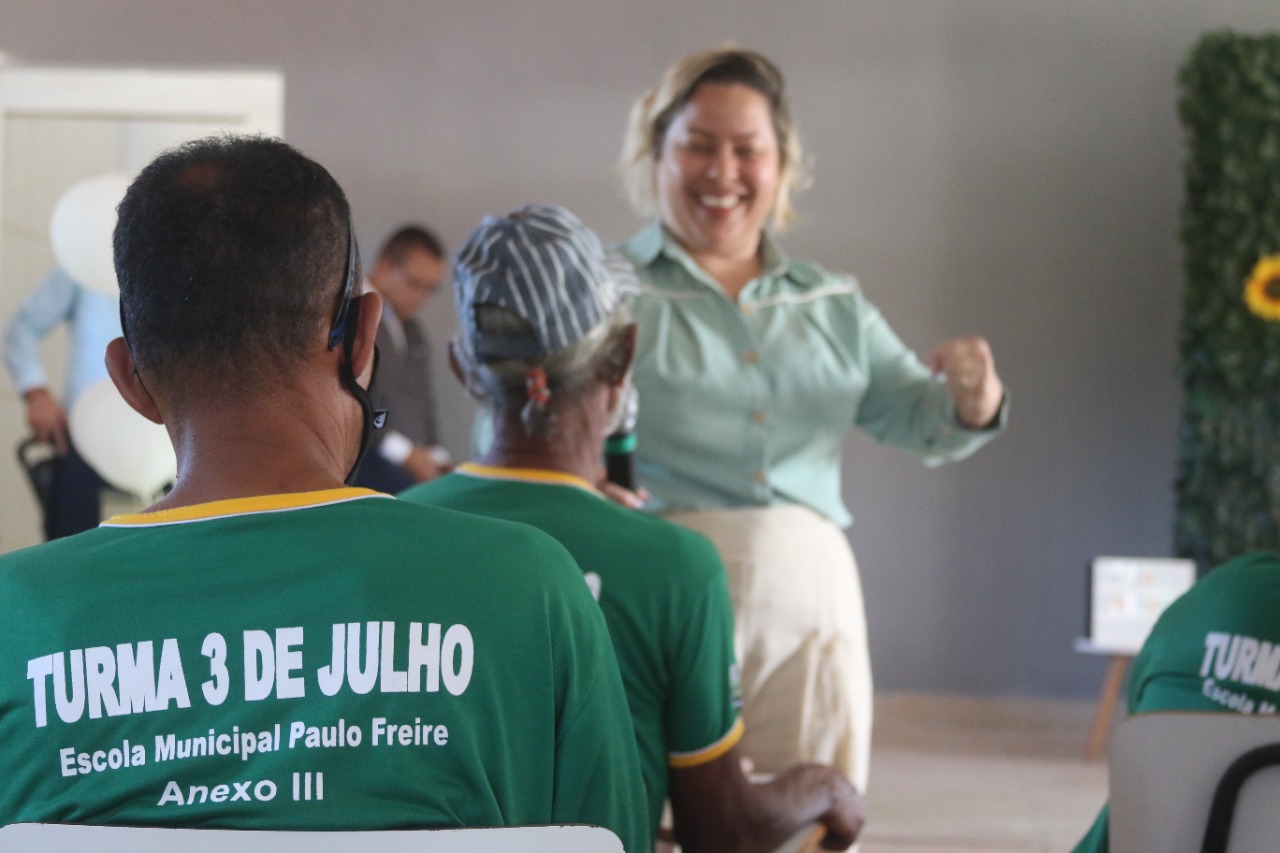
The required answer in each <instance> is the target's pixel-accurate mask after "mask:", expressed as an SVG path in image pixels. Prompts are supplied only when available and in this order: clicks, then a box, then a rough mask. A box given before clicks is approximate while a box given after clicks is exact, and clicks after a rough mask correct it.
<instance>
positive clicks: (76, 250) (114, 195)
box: [49, 173, 129, 296]
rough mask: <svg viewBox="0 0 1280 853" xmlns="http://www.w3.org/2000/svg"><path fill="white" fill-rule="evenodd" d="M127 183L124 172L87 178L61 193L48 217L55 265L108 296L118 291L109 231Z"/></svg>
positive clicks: (114, 220) (127, 185)
mask: <svg viewBox="0 0 1280 853" xmlns="http://www.w3.org/2000/svg"><path fill="white" fill-rule="evenodd" d="M128 187H129V177H128V176H127V175H121V174H116V173H108V174H105V175H97V176H96V177H92V178H86V179H85V180H83V181H80V182H79V183H76V184H72V185H71V188H70V189H68V190H67V191H66V192H64V193H63V194H62V196H61V197H60V198H59V199H58V203H57V204H55V205H54V206H53V215H52V216H50V217H49V242H50V243H52V244H53V254H54V257H56V258H57V259H58V265H59V266H60V267H62V268H63V269H64V270H66V271H67V274H68V275H70V276H71V277H72V278H73V279H75V280H76V281H78V282H79V283H80V284H82V285H84V286H85V287H87V288H89V289H91V290H96V291H99V292H100V293H106V294H108V295H110V296H115V295H116V294H117V293H119V292H120V286H119V285H118V284H117V283H116V268H115V264H114V262H113V261H112V252H111V235H112V232H113V231H115V228H116V207H118V206H119V204H120V200H121V199H123V198H124V192H125V190H126V189H128Z"/></svg>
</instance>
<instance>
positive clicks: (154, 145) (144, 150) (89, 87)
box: [0, 65, 284, 553]
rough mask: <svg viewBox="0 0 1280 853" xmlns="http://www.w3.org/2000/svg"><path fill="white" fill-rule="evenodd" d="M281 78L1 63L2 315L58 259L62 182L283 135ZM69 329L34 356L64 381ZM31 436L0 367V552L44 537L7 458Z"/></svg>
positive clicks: (29, 496) (56, 384)
mask: <svg viewBox="0 0 1280 853" xmlns="http://www.w3.org/2000/svg"><path fill="white" fill-rule="evenodd" d="M283 118H284V79H283V77H282V76H281V74H280V73H278V72H274V71H196V70H164V69H137V68H133V69H130V68H74V67H66V68H56V67H35V66H31V67H24V66H3V65H0V323H4V322H8V320H9V318H10V317H11V316H12V314H13V312H14V310H15V309H16V308H17V306H18V304H19V303H20V302H21V301H22V299H24V298H25V297H26V295H27V294H28V293H29V292H30V291H31V289H32V288H33V287H34V286H35V285H36V283H37V282H39V281H40V279H41V278H43V277H44V275H45V274H46V273H47V272H48V271H49V270H50V269H52V268H53V265H54V260H53V250H52V249H51V247H50V245H49V215H50V213H51V212H52V210H53V206H54V203H55V202H56V201H57V200H58V198H59V196H60V195H61V194H62V193H63V191H64V190H66V189H67V188H68V187H69V186H71V185H72V184H74V183H76V182H77V181H79V180H81V179H83V178H87V177H90V176H92V175H97V174H101V173H103V172H125V173H129V174H132V173H136V172H137V171H138V170H139V169H140V168H141V167H142V166H144V165H146V163H148V162H149V161H150V160H151V159H152V158H153V157H154V156H155V155H156V154H157V153H158V152H159V151H161V150H162V149H164V148H167V147H169V146H170V145H173V144H175V143H178V142H181V141H183V140H186V139H193V138H196V137H200V136H206V135H208V134H210V133H214V132H216V131H222V130H229V131H238V132H247V133H263V134H267V135H270V136H282V135H283V129H284V121H283ZM65 353H66V336H65V334H64V333H63V332H62V331H61V330H59V331H57V332H55V333H53V334H50V335H49V336H48V337H47V338H45V340H44V342H43V344H42V346H41V358H42V360H43V363H44V366H45V369H46V371H47V373H48V375H49V379H50V386H51V388H52V389H53V390H54V391H55V392H59V391H60V390H61V388H62V381H63V366H64V361H65ZM26 433H27V429H26V424H25V417H24V412H23V407H22V403H21V401H20V400H19V399H18V395H17V392H16V390H15V389H14V387H13V383H12V382H11V380H10V378H9V376H8V374H7V372H5V371H0V553H5V552H7V551H12V550H14V549H16V548H21V547H25V546H27V545H33V544H35V543H37V542H39V541H40V540H41V538H42V533H41V527H40V511H39V508H38V505H37V503H36V501H35V498H34V495H33V493H32V491H31V489H30V488H29V487H28V485H27V482H26V478H25V475H24V474H23V472H22V469H21V468H20V467H19V465H18V463H17V460H16V458H15V456H14V448H16V447H17V444H18V442H19V441H21V440H22V439H23V438H24V437H25V436H26Z"/></svg>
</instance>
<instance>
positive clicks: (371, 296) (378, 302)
mask: <svg viewBox="0 0 1280 853" xmlns="http://www.w3.org/2000/svg"><path fill="white" fill-rule="evenodd" d="M381 322H382V297H381V296H379V295H378V293H377V291H373V290H370V291H369V292H367V293H364V294H362V295H361V296H360V322H359V323H358V324H357V325H356V339H355V342H354V344H353V345H352V348H351V372H352V373H354V374H355V376H356V379H357V380H359V382H360V384H361V385H362V386H363V387H365V388H368V387H369V380H370V379H371V378H372V375H373V345H374V344H375V343H377V340H378V324H379V323H381Z"/></svg>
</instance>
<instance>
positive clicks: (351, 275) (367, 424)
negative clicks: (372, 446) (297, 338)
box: [329, 220, 387, 486]
mask: <svg viewBox="0 0 1280 853" xmlns="http://www.w3.org/2000/svg"><path fill="white" fill-rule="evenodd" d="M359 266H360V264H359V254H358V252H357V250H356V237H355V233H354V231H353V229H352V227H351V221H350V220H348V221H347V278H346V283H345V285H344V287H343V295H342V297H341V298H342V299H343V302H342V303H341V304H340V305H339V307H338V314H337V316H336V317H335V318H334V323H333V328H332V329H331V330H330V331H329V349H333V348H334V347H335V346H337V344H338V340H339V338H340V339H341V341H342V352H343V354H344V355H345V356H346V358H344V359H343V360H342V362H341V363H339V365H338V379H339V380H340V381H341V382H342V387H343V388H345V389H347V393H349V394H350V395H351V396H352V397H354V398H355V399H356V402H357V403H358V404H359V405H360V419H361V424H360V450H359V452H357V453H356V459H355V462H354V463H353V464H352V465H351V470H350V471H348V472H347V476H346V477H345V478H344V480H343V482H345V483H346V484H347V485H348V486H350V485H351V484H352V482H353V481H354V480H355V477H356V472H357V471H359V470H360V463H361V462H363V461H364V457H365V454H366V453H367V452H368V451H369V442H370V441H371V440H372V439H373V431H374V430H377V429H382V427H383V426H385V425H386V422H387V410H386V409H374V407H373V397H372V391H373V387H374V381H375V380H376V379H377V375H378V347H377V344H374V347H373V370H372V371H370V374H369V387H368V388H362V387H360V383H359V382H358V381H356V375H355V373H354V372H353V371H352V369H351V359H352V353H353V352H354V351H355V343H356V330H357V329H358V328H359V327H360V294H359V293H356V292H355V290H356V271H357V270H358V269H359Z"/></svg>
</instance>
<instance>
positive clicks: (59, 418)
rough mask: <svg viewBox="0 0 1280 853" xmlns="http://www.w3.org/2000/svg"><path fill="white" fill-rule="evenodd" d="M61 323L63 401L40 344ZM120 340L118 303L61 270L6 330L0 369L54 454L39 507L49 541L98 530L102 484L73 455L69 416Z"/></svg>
mask: <svg viewBox="0 0 1280 853" xmlns="http://www.w3.org/2000/svg"><path fill="white" fill-rule="evenodd" d="M63 324H66V326H67V330H68V333H69V335H68V336H69V339H70V351H69V353H68V358H67V370H66V381H65V384H64V390H63V394H62V398H61V400H59V399H58V397H57V396H55V395H54V392H53V391H52V389H51V387H50V386H51V383H50V381H49V378H48V376H47V375H46V373H45V369H44V365H43V363H42V361H41V359H40V341H41V340H42V339H43V338H44V337H45V336H46V335H48V334H50V333H51V332H53V331H54V330H55V329H57V328H58V327H59V326H61V325H63ZM119 335H120V308H119V301H118V300H117V298H116V297H115V296H114V295H111V294H106V293H100V292H98V291H96V290H92V289H90V288H87V287H84V286H82V285H81V284H79V283H78V282H76V281H75V280H74V279H72V278H71V276H69V275H67V273H66V272H64V271H63V270H61V269H55V270H54V271H53V272H51V273H50V274H49V275H47V276H46V277H45V278H44V279H43V280H42V281H41V282H40V283H39V284H38V285H36V288H35V289H34V290H33V291H32V292H31V293H30V295H28V296H27V298H26V299H25V300H23V302H22V304H21V305H19V306H18V310H17V311H16V312H14V314H13V316H12V317H11V318H10V319H9V322H8V323H7V324H6V326H5V329H4V338H3V351H4V365H5V368H6V369H7V370H8V371H9V376H10V377H11V378H12V380H13V384H14V386H15V387H16V388H17V391H18V393H19V394H20V395H21V396H22V402H23V406H24V409H25V414H26V421H27V428H28V429H29V430H30V432H31V436H32V437H33V438H35V439H36V440H37V441H40V442H44V443H46V444H48V445H51V446H52V447H53V449H54V451H55V453H56V459H55V461H54V469H53V487H52V494H51V496H50V501H49V503H48V505H47V506H45V507H44V533H45V538H46V539H58V538H60V537H63V536H70V535H71V534H73V533H79V532H80V531H82V530H88V529H90V528H93V527H96V526H97V525H98V521H99V519H100V517H101V512H102V509H101V499H100V495H101V492H102V489H103V488H105V487H106V485H107V484H106V483H105V482H103V480H102V478H101V477H100V476H98V473H97V472H96V471H94V470H93V468H92V467H90V466H89V463H87V462H85V461H84V459H83V458H81V456H80V454H79V453H77V452H76V449H75V446H74V445H73V444H72V442H71V436H70V432H69V431H68V422H67V413H68V412H69V411H70V410H71V407H72V406H73V405H75V402H76V400H77V399H79V397H80V395H81V394H82V393H83V392H84V390H85V389H86V388H88V387H89V386H90V385H93V384H94V383H96V382H99V381H101V380H103V379H106V378H107V370H106V367H105V362H104V361H103V356H104V354H105V353H106V351H107V343H108V342H109V341H110V340H111V339H112V338H116V337H119Z"/></svg>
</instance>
